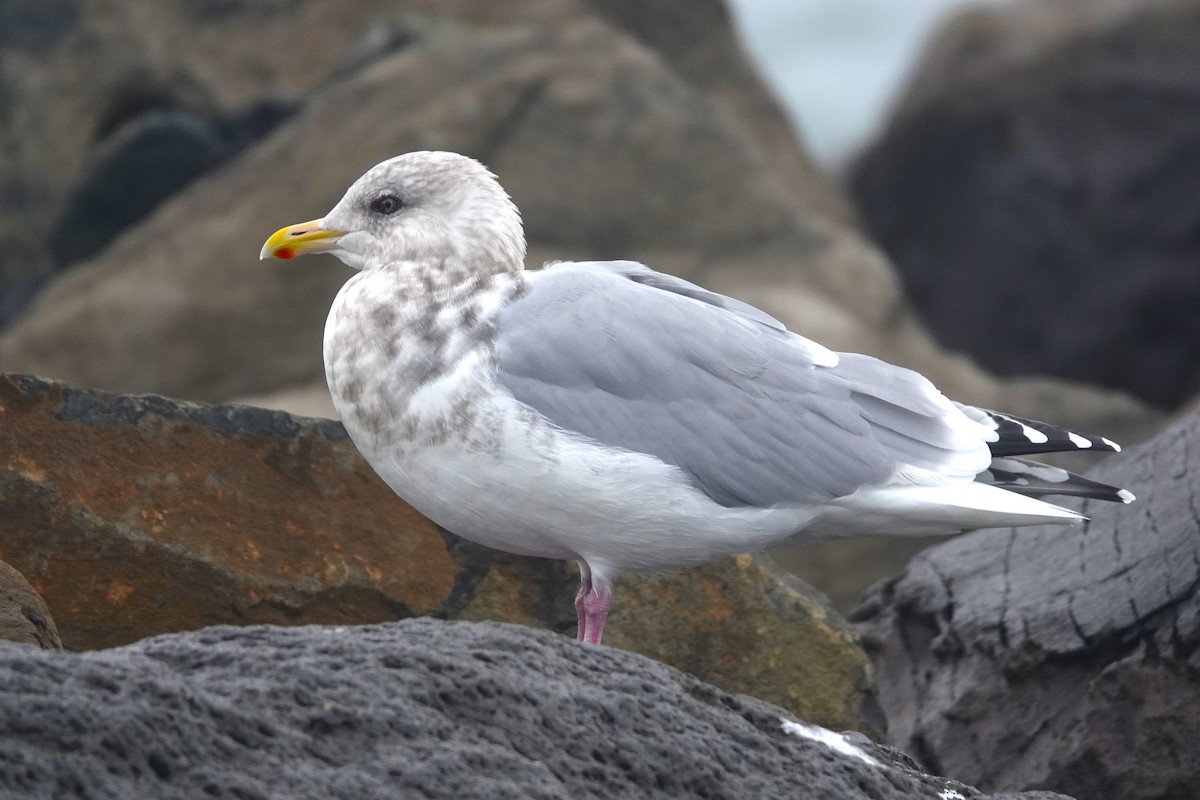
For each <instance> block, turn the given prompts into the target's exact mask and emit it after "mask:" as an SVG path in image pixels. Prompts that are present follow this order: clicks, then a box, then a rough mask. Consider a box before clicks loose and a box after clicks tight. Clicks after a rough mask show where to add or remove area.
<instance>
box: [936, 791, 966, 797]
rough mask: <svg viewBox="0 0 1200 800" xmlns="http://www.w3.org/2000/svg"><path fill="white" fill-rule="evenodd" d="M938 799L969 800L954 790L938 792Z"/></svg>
mask: <svg viewBox="0 0 1200 800" xmlns="http://www.w3.org/2000/svg"><path fill="white" fill-rule="evenodd" d="M938 797H940V798H941V800H967V798H965V797H963V796H962V792H956V791H954V790H953V789H942V790H941V791H940V792H938Z"/></svg>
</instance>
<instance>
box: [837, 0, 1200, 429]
mask: <svg viewBox="0 0 1200 800" xmlns="http://www.w3.org/2000/svg"><path fill="white" fill-rule="evenodd" d="M1146 6H1147V4H1145V3H1132V2H1124V1H1123V0H1122V2H1116V3H1090V2H1065V3H1064V2H1060V3H1040V2H1039V3H1022V4H1016V5H1015V6H1012V7H1010V6H1009V5H1008V4H1005V5H1003V6H999V7H996V8H994V9H989V10H981V11H975V12H971V13H970V14H969V15H968V16H967V17H965V18H963V19H960V20H959V21H957V22H955V23H952V24H951V25H950V26H949V28H948V31H947V32H946V33H945V34H943V36H941V37H939V40H938V43H937V44H935V45H933V47H932V49H931V54H930V55H929V56H928V57H927V59H926V62H925V66H924V67H923V68H922V69H921V70H919V71H918V73H917V78H916V79H915V82H914V84H913V87H912V88H911V89H910V91H909V96H908V97H907V98H905V99H903V100H901V102H900V103H899V104H898V110H897V112H896V114H895V115H894V117H893V118H892V120H891V121H890V122H889V124H888V126H887V129H886V131H885V132H884V133H883V135H882V136H881V138H880V139H879V140H878V142H876V143H875V144H874V145H872V146H871V147H869V148H868V149H867V151H866V152H865V153H864V154H863V155H862V156H861V157H860V158H859V159H858V161H857V163H856V164H855V165H854V167H853V169H852V171H851V178H850V181H849V183H850V187H851V190H852V192H853V194H854V197H855V199H856V200H857V201H858V203H859V206H860V209H861V212H862V217H863V220H864V223H865V225H866V227H867V229H868V230H869V231H870V233H871V234H872V235H873V236H874V237H875V238H876V239H877V240H878V241H879V242H880V243H881V244H882V245H883V247H884V249H885V250H886V251H887V252H888V254H889V255H890V256H891V257H892V258H893V259H894V260H895V262H896V264H897V267H898V269H899V271H900V274H901V276H902V278H903V281H904V284H905V286H906V288H907V290H908V293H909V295H910V297H911V298H912V301H913V302H914V303H915V304H916V306H917V308H918V309H919V310H920V311H921V313H922V314H923V316H924V317H925V319H926V320H927V321H928V323H929V325H930V327H931V328H932V329H933V331H934V333H935V334H936V335H937V336H938V338H939V339H940V340H941V341H942V342H943V343H944V344H946V345H947V346H949V347H951V348H953V349H956V350H963V351H965V352H967V353H969V354H971V355H972V356H974V357H975V358H977V359H978V360H979V361H980V363H981V364H983V365H984V366H985V367H987V368H990V369H993V370H995V371H997V372H999V373H1001V374H1006V375H1013V374H1024V373H1043V374H1048V375H1057V376H1061V377H1066V378H1071V379H1076V380H1084V381H1090V382H1094V383H1100V384H1104V385H1108V386H1111V387H1119V388H1122V389H1126V390H1128V391H1131V392H1134V393H1136V394H1137V395H1139V396H1140V397H1142V398H1144V399H1145V400H1147V401H1150V402H1153V403H1157V404H1160V405H1164V406H1176V405H1179V404H1181V403H1183V402H1184V401H1186V400H1187V399H1188V398H1190V397H1191V396H1192V395H1194V394H1195V393H1196V392H1197V390H1200V366H1198V364H1197V360H1196V358H1195V353H1196V350H1197V348H1198V347H1200V315H1197V314H1195V313H1194V310H1195V309H1196V308H1197V307H1200V271H1197V270H1196V269H1195V263H1196V260H1197V258H1200V201H1198V200H1197V196H1196V193H1195V192H1194V191H1193V182H1192V180H1191V177H1190V176H1191V175H1192V174H1193V173H1194V172H1195V170H1196V165H1197V164H1200V140H1198V139H1197V138H1196V136H1195V135H1194V134H1195V114H1194V110H1195V107H1196V104H1197V102H1200V4H1197V3H1196V2H1195V1H1194V0H1187V1H1186V2H1185V1H1183V0H1177V1H1176V2H1168V3H1158V4H1154V7H1153V8H1147V7H1146ZM1135 8H1136V10H1137V11H1138V12H1139V13H1136V14H1134V13H1131V12H1132V11H1133V10H1134V9H1135Z"/></svg>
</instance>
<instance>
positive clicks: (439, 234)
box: [260, 152, 1133, 643]
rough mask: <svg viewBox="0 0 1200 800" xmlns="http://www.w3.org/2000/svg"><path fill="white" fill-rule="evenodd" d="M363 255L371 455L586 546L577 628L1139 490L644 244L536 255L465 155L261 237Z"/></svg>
mask: <svg viewBox="0 0 1200 800" xmlns="http://www.w3.org/2000/svg"><path fill="white" fill-rule="evenodd" d="M309 253H331V254H332V255H334V256H336V257H337V258H339V259H341V261H343V262H344V263H345V264H346V265H348V266H350V267H352V268H353V269H355V270H356V272H355V273H354V274H353V275H351V276H350V278H349V280H347V281H346V283H345V285H344V286H343V287H342V289H341V290H340V291H339V292H338V295H337V298H336V299H335V300H334V302H333V306H332V308H331V310H330V312H329V317H328V320H327V321H326V324H325V335H324V361H325V374H326V378H327V380H328V383H329V391H330V394H331V396H332V399H333V404H334V407H335V409H336V410H337V413H338V415H339V417H340V418H341V420H342V422H343V424H344V425H345V427H346V430H347V432H348V433H349V435H350V438H351V439H352V440H353V441H354V443H355V445H356V446H357V447H358V449H359V450H360V451H361V452H362V455H363V456H364V457H365V458H366V460H367V462H368V463H369V464H370V465H371V466H372V468H373V469H374V470H375V471H376V472H377V473H378V474H379V476H380V477H381V478H382V479H383V480H384V481H385V482H386V483H387V484H388V485H389V486H390V487H391V488H392V489H393V490H394V491H395V492H396V493H397V494H398V495H400V497H401V498H403V499H404V500H405V501H407V502H408V503H409V504H410V505H411V506H413V507H414V508H416V509H417V510H418V511H420V512H421V513H422V514H424V515H425V516H427V517H428V518H429V519H431V520H433V521H434V522H435V523H437V524H438V525H440V526H441V527H443V528H445V529H447V530H449V531H451V532H453V533H455V534H458V535H460V536H463V537H465V538H467V539H470V540H473V541H475V542H479V543H481V544H483V545H487V546H489V547H492V548H496V549H499V550H504V551H507V552H511V553H517V554H522V555H528V556H541V557H547V558H556V559H568V560H572V561H575V562H577V563H578V565H579V573H580V587H579V594H578V595H577V597H576V600H575V608H576V611H577V615H578V623H579V625H578V638H579V639H580V640H581V641H584V642H589V643H599V642H600V640H601V636H602V633H603V630H604V623H605V620H606V618H607V615H608V611H609V607H610V605H611V602H612V583H613V581H614V579H616V578H617V577H618V576H620V575H623V574H626V573H636V572H656V571H666V570H675V569H680V568H687V567H693V566H698V565H700V564H704V563H706V562H709V561H713V560H715V559H718V558H721V557H724V556H727V555H730V554H733V553H738V552H748V551H753V550H758V549H761V548H764V547H767V546H769V545H774V544H777V543H780V542H783V541H787V540H791V541H793V542H802V541H805V540H812V539H821V538H829V537H840V536H850V535H856V534H883V535H900V536H902V535H922V534H945V533H954V532H959V531H964V530H971V529H975V528H983V527H995V526H1013V525H1031V524H1038V523H1072V522H1077V521H1079V520H1081V519H1083V517H1082V516H1081V515H1079V514H1077V513H1076V512H1074V511H1071V510H1068V509H1066V508H1062V507H1059V506H1056V505H1052V504H1050V503H1047V502H1044V501H1042V500H1040V499H1038V498H1039V497H1040V496H1042V495H1045V494H1064V495H1077V496H1082V497H1091V498H1097V499H1103V500H1113V501H1121V502H1130V501H1131V500H1132V499H1133V495H1131V494H1130V493H1129V492H1127V491H1125V490H1123V489H1117V488H1115V487H1112V486H1106V485H1104V484H1100V483H1097V482H1094V481H1090V480H1088V479H1086V478H1082V477H1080V476H1078V475H1073V474H1072V473H1069V472H1067V471H1066V470H1062V469H1058V468H1056V467H1051V466H1047V465H1044V464H1038V463H1035V462H1032V461H1027V460H1025V459H1023V458H1021V456H1024V455H1029V454H1032V453H1043V452H1052V451H1060V450H1080V449H1092V450H1097V451H1116V450H1119V448H1118V447H1117V445H1115V444H1114V443H1113V442H1111V441H1109V440H1108V439H1105V438H1103V437H1095V436H1087V435H1083V434H1080V433H1077V432H1074V431H1068V430H1065V429H1063V428H1059V427H1055V426H1052V425H1047V424H1045V423H1041V422H1036V421H1032V420H1026V419H1021V418H1019V417H1014V416H1011V415H1006V414H1000V413H996V412H993V411H988V410H985V409H980V408H975V407H972V406H968V405H963V404H960V403H955V402H951V401H950V400H948V399H947V398H946V397H945V396H944V395H943V394H942V393H941V392H939V391H938V390H937V389H936V388H935V387H934V386H933V384H932V383H930V382H929V381H928V380H927V379H926V378H924V377H923V376H921V375H920V374H918V373H916V372H913V371H911V370H908V369H904V368H901V367H897V366H893V365H891V364H888V363H886V362H884V361H880V360H878V359H875V358H872V357H870V356H867V355H859V354H854V353H837V352H833V351H832V350H829V349H827V348H825V347H823V346H821V345H820V344H817V343H816V342H814V341H811V340H809V339H806V338H804V337H803V336H800V335H799V334H796V333H793V332H790V331H788V330H787V328H785V327H784V325H783V324H782V323H781V322H779V321H778V320H777V319H775V318H773V317H771V316H769V315H768V314H766V313H764V312H763V311H761V310H759V309H757V308H755V307H753V306H750V305H748V304H746V303H743V302H740V301H738V300H735V299H733V298H731V297H726V296H724V295H720V294H717V293H714V292H710V291H707V290H706V289H703V288H702V287H700V286H697V285H695V284H693V283H689V282H687V281H684V280H681V279H680V278H676V277H673V276H671V275H667V274H664V273H661V272H655V271H653V270H652V269H650V268H648V267H646V266H644V265H642V264H640V263H636V262H633V261H588V262H570V261H567V262H559V263H552V264H550V265H547V266H545V267H544V268H542V269H540V270H527V269H525V263H524V261H525V234H524V229H523V227H522V223H521V216H520V213H519V212H518V210H517V208H516V206H515V205H514V204H513V202H512V200H511V199H510V198H509V196H508V194H507V193H506V192H505V191H504V189H503V188H502V187H501V185H500V183H499V181H498V180H497V178H496V176H495V175H494V174H492V173H491V172H490V171H489V170H488V169H487V168H486V167H484V166H483V165H482V164H480V163H479V162H478V161H475V160H473V159H471V158H468V157H466V156H462V155H458V154H455V153H447V152H415V153H408V154H406V155H401V156H398V157H396V158H393V159H390V160H388V161H384V162H382V163H381V164H378V165H376V166H375V167H373V168H371V169H370V170H369V171H367V173H366V174H365V175H363V176H362V177H361V178H359V179H358V180H357V181H355V182H354V184H353V185H352V186H351V187H350V188H349V190H348V191H347V192H346V194H345V196H344V197H343V198H342V199H341V200H340V201H339V202H338V203H337V205H335V206H334V207H333V210H331V211H330V212H329V213H328V214H326V215H325V216H324V217H323V218H322V219H318V220H314V221H312V222H306V223H302V224H299V225H292V226H290V227H286V228H283V229H281V230H279V231H277V232H276V233H274V234H273V235H272V236H271V237H270V238H269V239H267V242H266V244H265V245H264V246H263V248H262V251H261V253H260V258H268V257H274V258H282V259H290V258H294V257H296V256H299V255H304V254H309Z"/></svg>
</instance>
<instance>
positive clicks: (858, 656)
mask: <svg viewBox="0 0 1200 800" xmlns="http://www.w3.org/2000/svg"><path fill="white" fill-rule="evenodd" d="M0 420H3V426H0V518H2V519H3V520H4V528H3V531H4V533H3V546H2V549H3V555H4V557H5V559H6V560H8V561H9V562H11V564H12V565H13V566H14V567H17V568H18V569H20V570H21V571H22V572H24V573H25V575H27V576H28V577H29V578H30V580H31V581H32V582H33V583H34V584H35V585H36V586H37V587H38V589H39V590H40V591H41V592H42V595H43V596H44V597H45V598H46V602H47V603H48V604H49V606H50V608H51V609H52V610H53V612H54V615H55V618H56V620H57V622H58V625H59V628H60V630H61V632H62V637H63V641H64V642H65V644H66V646H67V647H68V648H76V649H78V648H97V647H111V646H113V645H118V644H125V643H128V642H132V641H136V640H138V639H141V638H144V637H147V636H151V635H154V634H158V633H165V632H171V631H180V630H190V629H194V628H199V627H202V626H206V625H214V624H219V623H227V624H254V623H274V624H285V625H301V624H311V623H326V624H348V623H366V622H380V621H386V620H396V619H402V618H405V617H410V616H418V615H432V616H439V617H458V618H463V619H471V620H505V621H511V622H521V623H524V624H526V625H532V626H539V627H544V628H549V629H551V630H555V631H558V632H560V633H562V634H566V635H568V636H572V637H573V636H574V633H575V608H574V604H573V599H574V595H575V591H576V589H577V587H578V574H577V573H576V571H575V567H574V565H568V564H564V563H562V562H557V561H549V560H543V559H531V558H518V557H515V556H507V555H504V554H500V553H496V552H495V551H490V550H487V549H485V548H482V547H479V546H477V545H473V544H471V543H470V542H466V541H464V540H462V539H459V538H457V537H455V536H453V535H451V534H448V533H444V532H442V531H440V530H439V529H438V528H437V527H436V526H435V525H434V524H433V523H431V522H430V521H429V520H427V519H425V518H424V517H422V516H420V515H419V514H418V513H417V512H415V511H414V510H413V509H412V508H410V507H409V506H408V505H406V504H405V503H403V502H402V501H401V500H400V499H399V498H397V497H396V496H395V494H393V493H392V491H391V490H390V489H389V488H388V487H387V486H386V485H384V483H383V482H382V481H380V480H379V479H378V478H377V477H376V476H375V474H374V473H373V472H372V471H371V469H370V467H369V466H367V464H366V462H364V461H363V460H362V459H361V458H360V457H359V455H358V453H357V451H356V450H355V449H354V446H353V444H351V443H350V442H349V441H348V440H347V438H346V434H345V431H344V430H343V429H342V427H341V425H340V424H338V423H336V422H330V421H325V420H306V419H299V418H295V417H292V416H290V415H288V414H285V413H282V412H271V411H266V410H263V409H257V408H248V407H233V406H205V405H199V404H193V403H182V402H178V401H174V400H170V399H168V398H164V397H158V396H153V395H144V396H114V395H108V394H105V393H103V392H95V391H84V390H79V389H73V388H71V387H68V386H64V385H61V384H56V383H48V382H44V381H40V380H37V379H34V378H28V377H20V376H4V377H0ZM615 595H616V602H615V603H614V608H613V612H612V614H611V616H610V623H609V626H608V629H607V631H606V634H607V641H608V642H609V643H610V644H613V645H616V646H619V647H623V648H628V649H630V650H635V651H639V652H642V653H646V654H648V655H651V656H653V657H654V658H657V659H660V660H662V661H664V662H665V663H668V664H671V665H673V666H676V667H678V668H680V669H683V670H686V671H688V672H691V673H693V674H695V675H698V676H701V677H703V678H704V679H706V680H711V681H713V682H714V683H717V684H718V685H720V686H723V687H725V688H727V689H729V690H730V691H739V692H752V693H754V694H755V695H756V696H759V697H762V698H764V699H767V700H769V701H771V702H775V703H778V704H780V705H783V706H785V707H787V708H790V709H792V710H794V711H795V712H796V713H798V714H800V715H801V716H803V717H804V718H805V719H808V720H812V721H816V722H819V723H820V724H823V725H828V726H834V727H840V728H855V729H857V730H861V731H865V732H868V733H871V734H872V735H880V734H881V733H882V731H883V728H884V723H883V719H882V716H881V715H880V714H879V713H878V704H877V702H876V700H875V695H874V686H873V683H872V678H871V675H870V670H869V667H868V665H867V663H866V657H865V656H864V655H863V653H862V650H861V649H860V648H859V647H858V644H857V642H856V641H855V639H854V636H853V634H852V633H851V632H850V630H849V627H848V626H847V625H846V623H845V622H844V620H842V619H841V617H840V616H838V615H837V614H836V613H835V612H833V611H832V610H831V609H830V608H829V607H828V605H827V604H826V602H825V601H824V600H823V599H822V598H821V596H820V595H819V594H818V593H817V592H814V591H813V590H812V589H809V588H808V587H807V586H805V585H803V584H801V583H800V582H799V581H797V580H796V579H794V578H790V577H789V576H787V575H786V574H783V573H781V572H780V571H779V570H777V569H775V568H773V567H772V566H771V565H770V564H769V563H766V562H763V561H758V560H754V559H751V558H749V557H747V556H741V557H738V558H734V559H727V560H725V561H722V562H718V563H715V564H710V565H708V566H707V567H705V568H703V569H700V570H691V571H687V572H680V573H676V574H672V575H665V576H652V577H628V578H625V579H622V580H620V581H618V582H617V585H616V587H615ZM0 633H2V631H0Z"/></svg>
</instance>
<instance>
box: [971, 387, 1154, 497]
mask: <svg viewBox="0 0 1200 800" xmlns="http://www.w3.org/2000/svg"><path fill="white" fill-rule="evenodd" d="M955 405H957V406H958V408H959V409H960V410H961V411H962V412H963V413H964V414H966V415H967V416H968V417H970V418H971V419H973V420H974V421H975V422H978V423H979V424H981V425H984V426H985V427H988V428H991V429H992V430H993V431H995V432H996V439H995V441H992V442H988V448H989V449H990V450H991V451H992V465H991V467H990V468H988V469H987V470H985V471H984V472H982V473H980V474H979V476H978V477H977V478H976V480H977V481H979V482H980V483H988V484H991V485H993V486H998V487H1000V488H1001V489H1007V490H1009V491H1010V492H1016V493H1017V494H1023V495H1028V496H1030V497H1041V496H1043V495H1048V494H1058V495H1065V496H1069V497H1088V498H1092V499H1094V500H1108V501H1111V502H1114V503H1131V502H1133V499H1134V497H1133V494H1132V493H1131V492H1129V491H1128V490H1126V489H1121V488H1119V487H1116V486H1109V485H1108V484H1106V483H1100V482H1099V481H1093V480H1090V479H1088V478H1085V477H1083V476H1082V475H1076V474H1075V473H1073V472H1068V471H1067V470H1065V469H1062V468H1061V467H1052V466H1050V465H1048V464H1039V463H1038V462H1036V461H1029V460H1028V459H1024V458H1017V456H1024V455H1033V454H1035V453H1060V452H1064V451H1069V450H1094V451H1097V452H1108V453H1119V452H1121V446H1120V445H1118V444H1117V443H1116V442H1114V441H1112V440H1111V439H1105V438H1104V437H1103V436H1089V435H1088V434H1086V433H1078V432H1077V431H1071V430H1067V429H1066V428H1061V427H1059V426H1057V425H1050V424H1048V423H1045V422H1039V421H1037V420H1033V419H1024V418H1023V417H1015V416H1013V415H1011V414H1001V413H1000V412H998V411H989V410H988V409H986V408H976V407H975V406H967V405H963V404H962V403H956V404H955Z"/></svg>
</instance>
